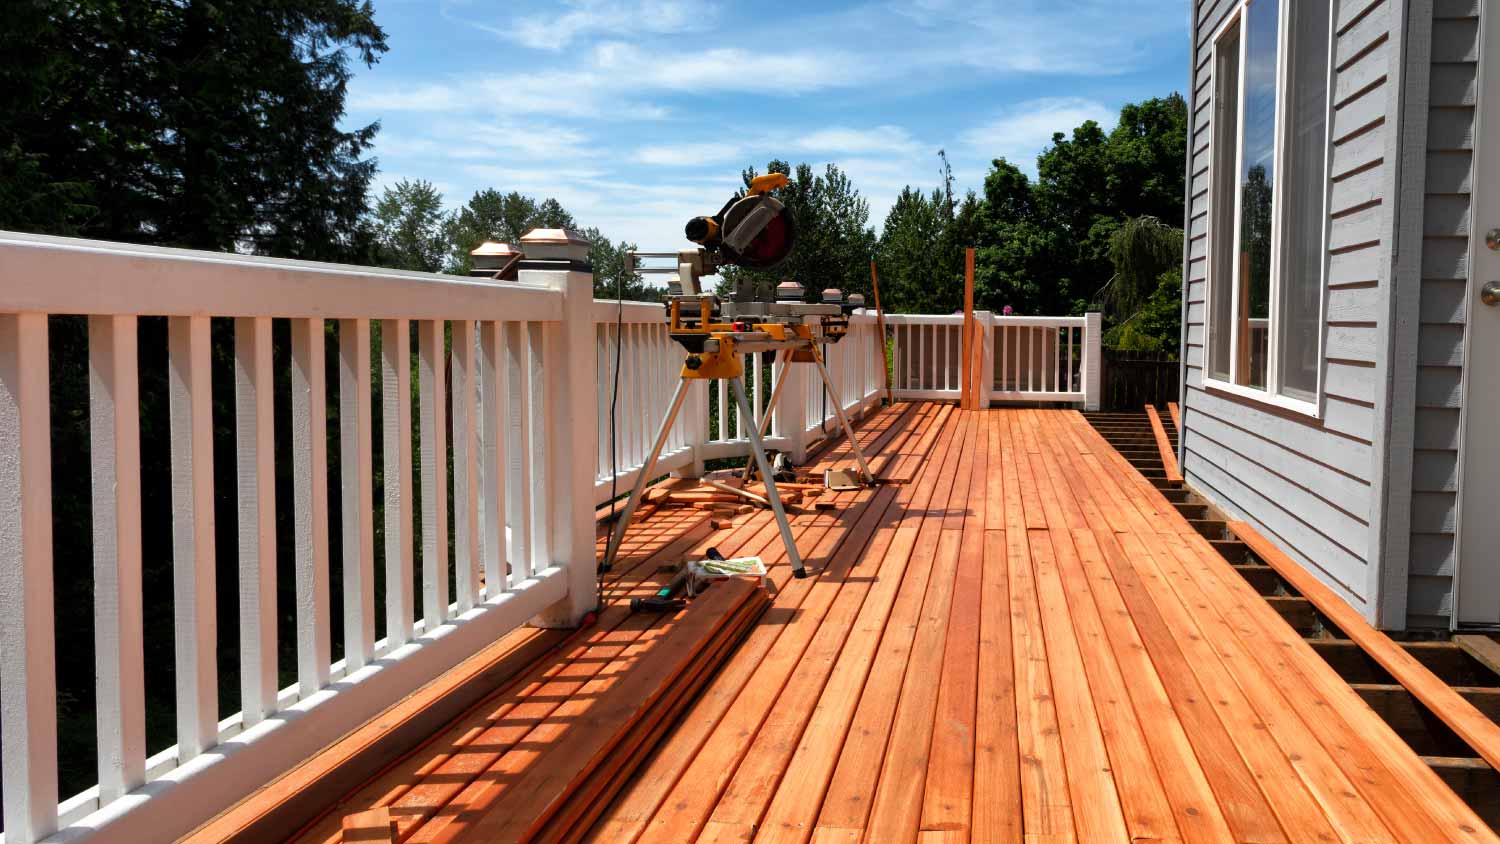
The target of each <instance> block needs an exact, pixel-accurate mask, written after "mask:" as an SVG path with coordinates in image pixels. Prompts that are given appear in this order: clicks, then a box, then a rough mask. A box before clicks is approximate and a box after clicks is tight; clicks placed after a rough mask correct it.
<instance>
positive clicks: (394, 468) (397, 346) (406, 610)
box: [380, 319, 414, 648]
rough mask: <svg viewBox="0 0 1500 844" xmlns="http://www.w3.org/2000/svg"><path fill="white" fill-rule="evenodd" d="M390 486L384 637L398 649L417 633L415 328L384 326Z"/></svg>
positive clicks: (392, 322) (401, 323)
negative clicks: (413, 410) (413, 472)
mask: <svg viewBox="0 0 1500 844" xmlns="http://www.w3.org/2000/svg"><path fill="white" fill-rule="evenodd" d="M380 350H381V354H380V358H381V366H380V372H381V388H380V401H381V417H382V420H381V421H382V427H383V428H384V432H383V437H384V439H383V448H382V456H383V462H384V464H385V466H384V486H385V636H386V647H387V648H396V647H399V646H401V645H403V644H405V643H406V642H407V641H408V640H410V639H411V632H412V603H413V602H412V558H413V556H414V554H413V551H412V499H413V496H412V489H413V488H412V481H411V323H410V322H409V321H408V320H404V319H388V320H385V321H384V322H382V323H381V324H380Z"/></svg>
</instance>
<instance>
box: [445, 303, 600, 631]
mask: <svg viewBox="0 0 1500 844" xmlns="http://www.w3.org/2000/svg"><path fill="white" fill-rule="evenodd" d="M477 375H478V373H477V372H475V362H474V321H473V320H471V319H461V320H457V321H456V322H454V323H453V417H454V418H453V439H454V443H453V508H454V509H453V547H454V561H453V571H454V579H455V581H456V583H455V586H456V588H457V591H458V611H459V612H467V611H469V610H470V609H472V608H473V607H474V600H475V598H477V597H478V595H479V476H478V472H477V470H478V469H479V439H478V435H479V431H478V420H477V419H476V418H475V417H476V416H477V415H478V414H477V411H476V407H475V400H476V398H475V395H474V394H475V392H476V391H477V390H478V387H479V384H478V380H477V378H476V376H477ZM580 456H581V455H580Z"/></svg>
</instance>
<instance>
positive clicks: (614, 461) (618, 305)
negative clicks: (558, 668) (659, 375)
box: [598, 253, 646, 595]
mask: <svg viewBox="0 0 1500 844" xmlns="http://www.w3.org/2000/svg"><path fill="white" fill-rule="evenodd" d="M629 260H630V258H629V254H628V253H627V254H626V257H625V258H623V259H622V266H621V271H620V274H619V275H618V276H616V277H615V371H614V373H613V375H612V377H611V379H610V381H611V382H612V383H611V384H610V394H609V523H610V525H611V526H613V525H614V523H615V519H617V518H619V513H618V511H617V510H616V509H615V508H616V507H618V506H619V504H620V502H619V497H620V490H619V481H620V461H619V457H618V455H617V453H616V450H615V449H616V443H615V431H616V430H617V429H616V427H615V408H616V406H618V404H619V401H620V345H621V343H622V342H623V339H624V336H625V330H624V329H625V272H626V271H628V270H629V269H630V267H628V266H624V265H623V262H628V261H629ZM645 468H646V467H644V466H642V467H641V470H642V471H645ZM604 563H605V561H603V560H601V561H600V562H599V570H598V576H599V594H600V595H603V594H604V573H605V572H606V571H608V569H606V568H605V566H604Z"/></svg>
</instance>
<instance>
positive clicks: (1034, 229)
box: [971, 94, 1187, 347]
mask: <svg viewBox="0 0 1500 844" xmlns="http://www.w3.org/2000/svg"><path fill="white" fill-rule="evenodd" d="M1186 138H1187V107H1186V104H1185V103H1184V102H1183V99H1182V97H1180V96H1178V95H1176V94H1172V95H1171V96H1168V97H1163V98H1158V99H1152V100H1147V101H1145V102H1142V103H1138V104H1128V105H1126V106H1124V107H1123V108H1122V109H1121V111H1120V120H1119V122H1118V124H1117V125H1116V127H1115V128H1114V129H1113V130H1111V131H1110V132H1108V133H1106V132H1104V131H1103V130H1102V129H1101V128H1100V127H1099V126H1098V124H1096V123H1094V122H1093V121H1086V122H1085V123H1084V124H1083V125H1081V126H1078V127H1076V128H1075V129H1073V130H1072V132H1071V133H1063V132H1058V133H1056V134H1054V135H1053V137H1052V143H1051V145H1050V146H1048V147H1047V149H1045V150H1043V152H1042V153H1041V155H1039V156H1038V157H1037V177H1036V179H1035V181H1033V180H1031V179H1029V178H1028V177H1027V176H1026V174H1025V173H1023V172H1022V171H1021V170H1020V169H1019V168H1017V167H1016V166H1015V165H1013V164H1011V163H1010V162H1008V161H1005V160H1004V159H996V160H995V161H994V163H993V167H992V169H991V171H990V173H989V174H988V175H987V176H986V178H985V184H984V196H983V201H982V202H981V206H980V208H979V209H978V212H977V213H976V215H975V222H974V234H973V236H972V241H971V242H972V243H973V244H974V245H976V246H977V247H978V255H977V260H976V269H975V275H976V279H975V287H976V299H977V303H978V304H979V305H980V306H981V307H987V308H990V309H999V308H1002V307H1004V306H1005V305H1010V306H1012V307H1014V308H1015V309H1016V311H1017V312H1019V313H1031V314H1038V313H1050V314H1067V313H1077V312H1080V311H1082V310H1083V309H1084V308H1086V307H1088V305H1089V303H1090V302H1098V301H1103V300H1104V298H1105V296H1106V295H1107V291H1106V290H1105V289H1104V288H1105V286H1106V285H1107V284H1109V283H1110V280H1111V279H1113V278H1116V277H1117V276H1118V274H1119V273H1118V269H1117V267H1116V265H1115V263H1114V261H1113V259H1112V254H1113V246H1114V244H1115V243H1116V239H1117V238H1118V237H1119V236H1121V232H1122V227H1124V226H1126V225H1127V224H1128V221H1130V220H1133V219H1138V218H1152V219H1155V220H1169V221H1170V220H1180V219H1182V212H1183V207H1182V200H1183V189H1184V183H1185V175H1184V166H1183V155H1182V150H1183V148H1184V145H1185V143H1186ZM1138 233H1139V231H1136V232H1133V233H1131V234H1130V235H1127V237H1134V236H1135V234H1138ZM1179 248H1180V247H1179ZM1163 272H1164V270H1163V271H1155V272H1149V273H1143V274H1140V275H1135V276H1132V277H1130V278H1129V279H1127V280H1126V281H1125V282H1124V283H1123V284H1122V286H1121V289H1120V290H1119V291H1117V294H1118V293H1124V294H1127V297H1128V298H1130V300H1131V304H1132V305H1133V307H1129V308H1127V307H1125V306H1124V305H1119V306H1117V307H1115V308H1112V309H1111V314H1110V317H1111V319H1112V320H1119V319H1128V318H1130V315H1131V314H1132V313H1134V312H1135V311H1136V310H1139V308H1140V307H1141V306H1142V303H1144V302H1145V301H1146V300H1148V299H1153V300H1159V298H1160V297H1158V296H1157V293H1158V291H1159V290H1160V289H1161V288H1162V285H1164V284H1167V281H1166V280H1165V279H1164V277H1163V275H1162V273H1163ZM1132 330H1134V331H1137V332H1138V331H1139V330H1140V324H1139V322H1138V323H1137V325H1136V327H1135V328H1134V329H1132ZM1161 330H1162V331H1163V332H1164V333H1163V335H1162V336H1161V337H1160V338H1158V339H1160V340H1161V342H1162V343H1163V344H1169V346H1170V347H1175V345H1176V343H1177V342H1178V340H1177V337H1176V332H1175V329H1173V330H1171V331H1170V333H1171V337H1170V338H1168V337H1167V334H1166V332H1167V331H1168V329H1167V328H1165V327H1163V328H1162V329H1161Z"/></svg>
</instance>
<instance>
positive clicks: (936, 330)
mask: <svg viewBox="0 0 1500 844" xmlns="http://www.w3.org/2000/svg"><path fill="white" fill-rule="evenodd" d="M975 319H976V320H978V321H979V324H980V325H981V327H983V328H984V329H985V330H984V331H983V333H982V336H983V338H984V343H985V349H983V350H981V351H980V353H979V357H980V359H981V361H982V365H983V366H984V367H985V370H986V371H985V372H983V373H981V378H980V383H981V385H982V390H983V391H984V395H981V397H980V399H981V401H982V402H984V403H990V402H1004V401H1049V402H1076V403H1079V404H1082V405H1083V406H1084V407H1085V408H1087V409H1090V410H1092V409H1097V408H1098V406H1099V374H1100V370H1099V366H1100V362H1101V357H1100V352H1099V343H1100V339H1101V328H1102V326H1101V318H1100V315H1099V314H1092V313H1091V314H1085V315H1084V316H1078V317H1018V316H996V315H992V314H990V313H987V312H984V311H978V312H976V313H975ZM885 320H886V323H887V325H888V326H889V327H888V329H887V330H888V332H889V334H890V338H891V351H892V365H891V370H892V372H891V377H892V382H891V386H892V388H893V390H894V392H895V394H896V397H897V398H903V399H957V398H958V397H959V392H960V385H961V384H962V380H963V365H962V358H963V323H964V318H963V315H962V314H946V315H942V316H936V315H926V314H891V315H888V316H886V318H885Z"/></svg>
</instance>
